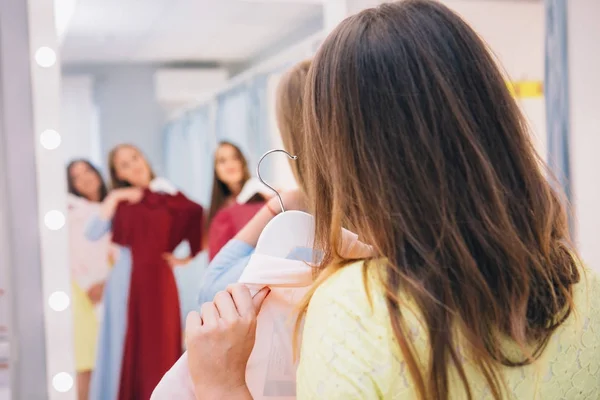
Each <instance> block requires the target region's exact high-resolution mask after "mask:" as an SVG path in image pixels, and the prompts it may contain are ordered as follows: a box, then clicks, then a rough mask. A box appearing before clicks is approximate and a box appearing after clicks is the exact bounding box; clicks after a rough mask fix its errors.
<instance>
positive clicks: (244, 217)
mask: <svg viewBox="0 0 600 400" xmlns="http://www.w3.org/2000/svg"><path fill="white" fill-rule="evenodd" d="M264 204H265V202H264V201H252V202H249V203H245V204H237V203H236V204H233V205H231V206H228V207H225V208H223V209H221V210H219V212H217V214H216V215H215V217H214V218H213V220H212V222H211V223H210V227H209V229H208V259H209V260H212V259H213V258H214V257H215V256H216V255H217V253H218V252H219V251H220V250H221V248H223V246H225V245H226V244H227V242H229V241H230V240H231V239H233V237H234V236H235V235H236V234H237V233H238V232H239V231H240V230H242V228H243V227H244V226H246V224H247V223H248V222H250V220H251V219H252V217H254V215H255V214H256V213H257V212H258V211H260V209H261V208H262V207H263V206H264Z"/></svg>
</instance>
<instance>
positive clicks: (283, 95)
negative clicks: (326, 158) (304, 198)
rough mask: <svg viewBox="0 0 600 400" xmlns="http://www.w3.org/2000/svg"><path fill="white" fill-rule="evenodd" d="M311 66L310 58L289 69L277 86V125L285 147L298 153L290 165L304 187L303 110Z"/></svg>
mask: <svg viewBox="0 0 600 400" xmlns="http://www.w3.org/2000/svg"><path fill="white" fill-rule="evenodd" d="M309 68H310V60H305V61H302V62H300V63H298V64H296V65H295V66H294V67H292V68H291V69H290V70H289V71H287V72H286V73H285V74H284V75H283V76H282V77H281V80H280V81H279V85H278V86H277V103H276V116H277V127H278V128H279V133H280V135H281V140H282V141H283V147H284V148H285V149H286V150H287V151H289V152H290V153H291V154H294V155H297V156H298V160H297V161H291V162H290V166H291V168H292V172H293V173H294V177H295V178H296V182H297V183H298V185H299V186H300V187H301V188H304V176H303V175H304V173H303V172H302V170H303V167H302V162H303V160H304V159H305V157H304V155H303V144H304V143H303V139H302V136H303V135H304V130H303V129H302V110H303V109H304V101H303V99H302V98H303V96H304V88H305V86H306V78H307V76H308V70H309Z"/></svg>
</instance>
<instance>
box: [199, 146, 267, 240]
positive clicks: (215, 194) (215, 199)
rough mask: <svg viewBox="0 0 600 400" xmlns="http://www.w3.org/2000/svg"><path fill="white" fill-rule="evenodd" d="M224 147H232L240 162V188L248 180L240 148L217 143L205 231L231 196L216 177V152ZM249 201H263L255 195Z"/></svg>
mask: <svg viewBox="0 0 600 400" xmlns="http://www.w3.org/2000/svg"><path fill="white" fill-rule="evenodd" d="M224 146H230V147H232V148H233V149H234V150H235V152H236V155H237V157H238V158H239V159H240V161H241V162H242V169H243V178H242V182H241V183H242V186H243V185H244V184H245V183H246V182H247V181H248V179H250V170H249V169H248V161H247V160H246V157H244V153H242V150H240V148H239V147H238V146H236V145H235V144H233V143H231V142H227V141H222V142H219V145H218V146H217V150H216V151H215V160H214V165H213V170H214V172H213V185H212V194H211V196H210V209H209V211H208V218H207V219H206V228H207V229H208V228H209V227H210V223H211V222H212V220H213V218H214V217H215V215H216V214H217V212H219V210H220V209H221V208H222V207H223V205H224V204H225V202H226V201H227V198H228V197H229V196H231V195H232V193H231V190H230V189H229V188H228V187H227V185H226V184H225V182H223V181H221V180H220V179H219V177H218V176H217V168H216V166H217V152H218V151H219V149H220V148H222V147H224ZM249 201H250V202H254V201H264V197H262V196H261V195H255V196H254V197H252V198H251V199H250V200H249Z"/></svg>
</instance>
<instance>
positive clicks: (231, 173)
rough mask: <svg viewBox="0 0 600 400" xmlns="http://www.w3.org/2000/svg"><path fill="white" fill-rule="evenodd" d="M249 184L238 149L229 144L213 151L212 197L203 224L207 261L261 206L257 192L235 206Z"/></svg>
mask: <svg viewBox="0 0 600 400" xmlns="http://www.w3.org/2000/svg"><path fill="white" fill-rule="evenodd" d="M250 181H251V178H250V171H249V169H248V161H247V160H246V157H244V154H243V153H242V151H241V150H240V148H239V147H237V146H236V145H234V144H233V143H231V142H221V143H219V146H218V147H217V150H216V151H215V166H214V178H213V187H212V195H211V202H210V209H209V212H208V218H207V220H206V227H207V229H208V235H207V239H208V253H209V259H212V258H213V257H214V256H215V255H216V254H217V253H218V252H219V250H221V248H222V247H223V246H224V245H225V244H226V243H227V242H228V241H229V240H230V239H232V238H233V237H234V236H235V234H236V233H237V232H238V231H239V230H240V229H241V228H242V227H243V226H244V225H246V223H247V222H248V221H250V219H251V218H252V217H253V216H254V214H256V213H257V212H258V210H260V208H261V207H262V206H263V204H264V202H265V196H264V195H263V194H261V193H258V192H256V193H254V194H252V195H251V196H250V198H249V199H244V200H245V201H241V202H238V196H239V195H240V193H242V190H243V189H244V186H245V185H246V184H247V183H248V182H250Z"/></svg>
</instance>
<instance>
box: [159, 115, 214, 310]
mask: <svg viewBox="0 0 600 400" xmlns="http://www.w3.org/2000/svg"><path fill="white" fill-rule="evenodd" d="M164 135H165V136H164V144H165V147H164V149H165V161H166V178H167V179H169V180H170V181H171V182H172V183H173V184H174V185H175V186H177V188H178V189H179V190H181V191H182V192H183V193H184V194H185V195H186V196H188V197H189V198H190V199H192V200H194V201H196V202H198V203H200V204H202V205H203V206H204V207H207V206H208V203H209V197H210V187H211V177H212V153H213V151H214V144H213V142H214V140H212V139H211V138H212V136H213V135H212V132H211V131H210V120H209V109H208V107H203V108H200V109H198V110H194V111H191V112H188V113H186V114H185V115H184V116H183V117H181V118H179V119H177V120H175V121H173V122H171V123H170V124H168V125H167V126H166V128H165V132H164ZM189 251H190V250H189V246H188V245H187V244H186V243H184V244H182V245H181V246H179V247H178V248H177V249H176V250H175V255H176V256H178V257H186V256H187V255H188V254H189ZM207 265H208V260H207V255H206V254H205V253H203V254H200V255H199V256H198V257H196V259H194V260H193V261H192V262H191V263H190V264H189V265H187V266H186V267H183V268H177V269H176V270H175V279H176V281H177V287H178V289H179V302H180V307H181V317H182V321H185V316H186V315H187V314H188V313H189V312H190V311H192V310H195V309H197V306H198V305H197V298H198V292H199V290H200V287H201V285H202V276H203V274H204V270H205V268H206V266H207Z"/></svg>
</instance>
